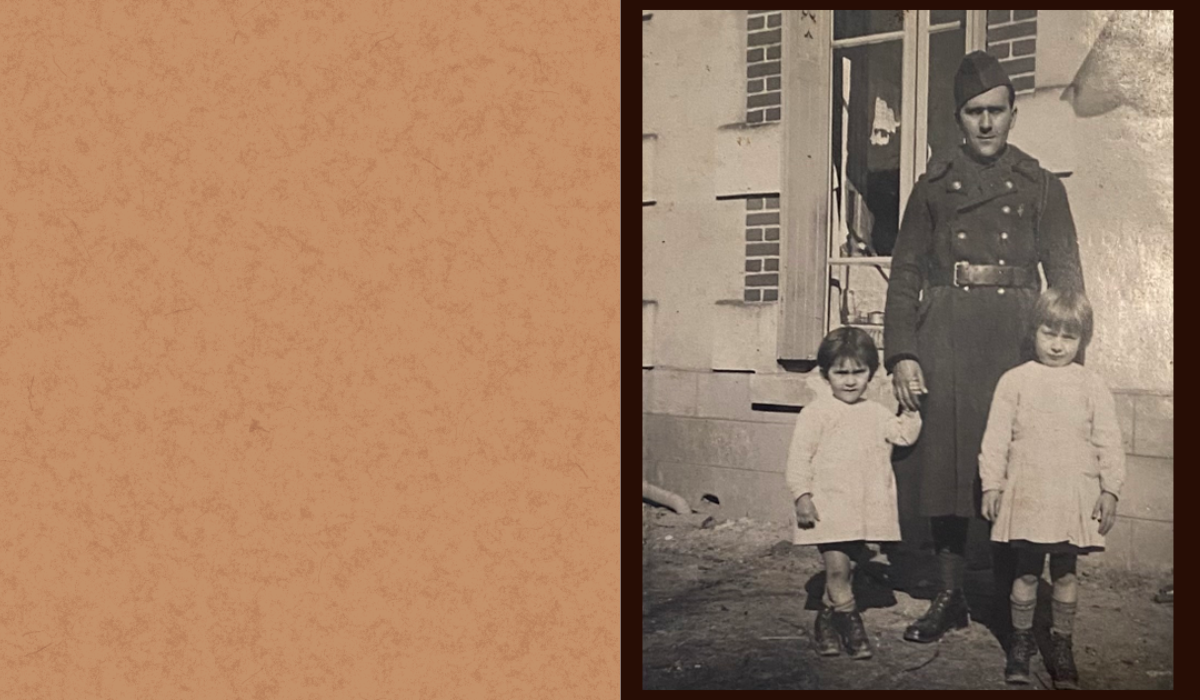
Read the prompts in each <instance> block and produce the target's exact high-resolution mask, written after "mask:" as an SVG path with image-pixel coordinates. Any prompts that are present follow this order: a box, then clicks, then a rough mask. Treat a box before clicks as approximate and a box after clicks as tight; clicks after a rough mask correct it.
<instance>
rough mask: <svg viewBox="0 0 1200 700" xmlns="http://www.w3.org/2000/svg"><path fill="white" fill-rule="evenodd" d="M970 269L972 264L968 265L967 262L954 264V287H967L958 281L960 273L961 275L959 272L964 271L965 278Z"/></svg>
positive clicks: (962, 261) (961, 261)
mask: <svg viewBox="0 0 1200 700" xmlns="http://www.w3.org/2000/svg"><path fill="white" fill-rule="evenodd" d="M968 267H970V263H968V262H967V261H965V260H960V261H959V262H956V263H954V286H955V287H965V286H967V285H966V284H965V283H963V282H959V281H958V273H959V271H962V272H963V276H964V277H965V276H966V272H967V268H968Z"/></svg>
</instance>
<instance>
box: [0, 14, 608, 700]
mask: <svg viewBox="0 0 1200 700" xmlns="http://www.w3.org/2000/svg"><path fill="white" fill-rule="evenodd" d="M617 14H618V7H617V6H616V5H613V4H611V3H607V4H601V3H596V2H591V3H572V4H571V5H570V6H569V7H564V6H554V7H551V6H549V5H546V4H544V3H540V4H539V3H516V4H511V3H509V4H505V5H489V4H487V3H475V4H473V5H472V4H455V5H442V6H439V5H436V4H425V3H399V2H373V1H366V2H355V3H333V2H294V3H285V2H279V1H265V2H257V3H256V2H255V1H254V0H247V1H245V2H199V1H197V2H174V1H171V0H164V1H162V2H127V1H126V2H120V1H111V2H107V1H105V2H92V3H53V2H40V1H39V2H33V1H32V0H27V1H25V2H18V3H6V4H5V5H4V8H3V13H0V105H3V107H2V108H0V120H2V127H3V128H2V129H0V524H2V530H0V562H2V566H0V697H2V698H13V699H22V700H24V699H28V700H34V699H39V698H47V699H49V698H54V699H60V698H72V699H80V700H82V699H86V698H120V699H122V700H128V699H134V698H153V699H155V700H159V699H163V698H204V699H206V700H208V699H212V698H255V699H267V698H288V699H293V698H321V699H322V700H325V699H330V698H347V699H351V700H357V699H359V698H361V699H364V700H378V699H381V698H389V699H390V698H405V697H411V698H466V697H471V698H476V697H477V698H485V697H486V698H551V697H553V698H601V697H605V698H608V697H614V696H615V695H616V694H617V686H618V655H619V651H618V626H619V615H618V598H619V588H618V571H619V564H618V552H619V543H618V539H617V537H618V531H619V526H618V507H617V494H618V485H617V475H618V466H619V465H618V457H619V445H618V442H619V426H618V420H619V416H618V400H619V389H618V377H619V367H618V338H619V329H618V311H617V304H618V297H619V278H618V270H619V258H618V256H619V242H618V233H619V224H618V176H619V157H618V152H617V135H618V120H619V112H618V110H619V99H618V91H619V82H618V70H619V35H618V28H617Z"/></svg>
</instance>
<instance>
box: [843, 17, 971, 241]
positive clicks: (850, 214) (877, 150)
mask: <svg viewBox="0 0 1200 700" xmlns="http://www.w3.org/2000/svg"><path fill="white" fill-rule="evenodd" d="M902 63H903V51H902V42H901V40H899V39H896V40H894V41H887V42H884V43H882V44H870V45H867V46H856V47H853V48H845V49H837V50H835V51H834V53H833V187H834V189H835V192H834V198H833V200H834V205H835V206H834V209H835V211H834V213H833V222H834V223H833V225H834V231H833V237H834V244H835V250H834V251H833V254H834V255H835V256H837V255H841V256H863V255H868V256H870V255H891V254H892V246H893V244H894V243H895V241H896V232H897V230H898V228H899V224H900V221H899V217H900V138H901V133H902V132H901V124H900V114H901V112H900V105H901V100H900V96H901V90H902V81H901V69H902ZM950 116H951V118H953V114H951V115H950Z"/></svg>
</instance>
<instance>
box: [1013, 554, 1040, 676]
mask: <svg viewBox="0 0 1200 700" xmlns="http://www.w3.org/2000/svg"><path fill="white" fill-rule="evenodd" d="M1015 551H1016V576H1015V577H1014V578H1013V582H1012V593H1011V594H1010V595H1009V604H1010V605H1011V606H1012V626H1013V631H1012V638H1011V639H1010V640H1009V646H1008V661H1007V663H1006V664H1005V666H1004V680H1006V681H1008V682H1009V683H1022V684H1027V683H1029V682H1030V676H1029V660H1030V659H1031V658H1033V654H1034V653H1035V651H1036V649H1037V644H1036V643H1035V642H1034V640H1033V609H1034V608H1035V607H1037V587H1038V579H1039V578H1040V577H1041V575H1042V564H1043V563H1044V561H1045V557H1044V556H1042V555H1040V554H1033V553H1030V552H1029V551H1028V550H1022V549H1017V550H1015Z"/></svg>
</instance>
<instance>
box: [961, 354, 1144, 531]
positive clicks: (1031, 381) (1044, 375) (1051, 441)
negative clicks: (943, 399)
mask: <svg viewBox="0 0 1200 700" xmlns="http://www.w3.org/2000/svg"><path fill="white" fill-rule="evenodd" d="M979 476H980V479H981V481H982V482H983V490H985V491H988V490H991V489H999V490H1000V491H1003V496H1002V497H1001V499H1000V513H999V515H998V516H997V518H996V522H995V523H993V524H992V539H993V540H994V541H996V542H1009V541H1012V540H1026V541H1029V542H1037V543H1046V544H1050V543H1057V542H1064V541H1066V542H1069V543H1070V544H1073V545H1075V546H1076V547H1080V548H1103V547H1104V537H1103V536H1102V535H1101V534H1100V522H1099V521H1097V520H1093V519H1092V510H1093V509H1094V508H1095V506H1096V501H1097V499H1098V498H1099V497H1100V492H1101V490H1104V491H1109V492H1111V493H1112V494H1113V495H1114V496H1119V495H1120V493H1121V486H1122V485H1123V483H1124V481H1125V451H1124V448H1123V447H1122V444H1121V427H1120V425H1119V424H1118V423H1117V412H1116V405H1115V402H1114V401H1113V397H1112V394H1111V393H1110V392H1109V391H1108V388H1107V387H1106V386H1104V382H1103V381H1102V380H1101V379H1100V378H1099V377H1098V376H1096V374H1095V373H1094V372H1092V371H1091V370H1089V369H1087V368H1086V367H1083V366H1082V365H1077V364H1070V365H1068V366H1066V367H1047V366H1045V365H1042V364H1039V363H1037V362H1027V363H1025V364H1023V365H1021V366H1019V367H1015V368H1013V369H1011V370H1009V371H1008V372H1007V373H1005V375H1004V376H1003V377H1001V378H1000V382H999V383H998V384H997V385H996V393H995V394H994V395H993V397H992V407H991V411H990V412H989V413H988V422H987V430H986V431H985V432H984V435H983V443H982V446H981V450H980V454H979Z"/></svg>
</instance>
